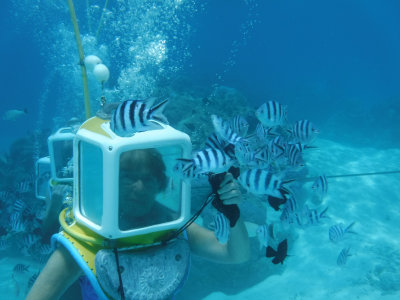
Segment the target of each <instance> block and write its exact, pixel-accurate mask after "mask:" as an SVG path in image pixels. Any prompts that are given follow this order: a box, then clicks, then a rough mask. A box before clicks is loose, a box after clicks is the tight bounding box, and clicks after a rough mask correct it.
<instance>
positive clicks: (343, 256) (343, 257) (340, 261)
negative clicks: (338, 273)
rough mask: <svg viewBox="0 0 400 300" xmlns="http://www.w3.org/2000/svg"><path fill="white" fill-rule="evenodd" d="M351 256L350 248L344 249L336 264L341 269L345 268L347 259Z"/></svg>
mask: <svg viewBox="0 0 400 300" xmlns="http://www.w3.org/2000/svg"><path fill="white" fill-rule="evenodd" d="M349 256H351V254H350V247H347V248H343V249H342V251H340V253H339V255H338V258H337V260H336V264H337V265H338V266H339V267H342V266H344V265H345V264H346V263H347V257H349Z"/></svg>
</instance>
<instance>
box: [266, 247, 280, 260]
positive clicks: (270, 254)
mask: <svg viewBox="0 0 400 300" xmlns="http://www.w3.org/2000/svg"><path fill="white" fill-rule="evenodd" d="M276 255H277V252H276V251H275V250H274V249H273V248H272V247H271V246H268V247H267V249H266V250H265V256H266V257H275V256H276Z"/></svg>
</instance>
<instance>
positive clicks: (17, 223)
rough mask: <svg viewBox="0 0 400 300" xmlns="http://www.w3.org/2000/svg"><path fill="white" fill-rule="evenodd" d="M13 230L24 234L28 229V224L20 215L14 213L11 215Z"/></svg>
mask: <svg viewBox="0 0 400 300" xmlns="http://www.w3.org/2000/svg"><path fill="white" fill-rule="evenodd" d="M10 225H11V230H12V231H14V232H22V231H25V229H26V224H25V223H24V222H23V221H22V219H21V214H20V213H16V212H15V213H12V214H11V215H10Z"/></svg>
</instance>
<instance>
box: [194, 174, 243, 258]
mask: <svg viewBox="0 0 400 300" xmlns="http://www.w3.org/2000/svg"><path fill="white" fill-rule="evenodd" d="M218 195H219V197H220V199H221V200H222V202H223V203H224V204H226V205H228V204H239V203H240V202H241V201H242V195H241V192H240V189H239V186H238V184H237V182H236V180H235V179H234V178H233V176H232V175H231V174H230V173H227V175H226V176H225V178H224V180H223V181H222V182H221V185H220V188H219V189H218ZM187 231H188V236H189V245H190V248H191V250H192V252H193V253H194V254H196V255H199V256H202V257H204V258H206V259H208V260H212V261H214V262H219V263H242V262H245V261H247V260H248V259H249V258H250V244H249V237H248V233H247V230H246V227H245V225H244V223H243V220H242V218H239V220H238V221H237V222H236V224H235V226H233V227H231V228H230V235H229V240H228V243H227V244H225V245H222V244H220V243H219V242H218V240H217V238H216V237H215V235H214V233H213V232H212V231H211V230H208V229H206V228H204V227H201V226H199V225H197V224H195V223H192V224H191V225H190V226H189V227H188V229H187Z"/></svg>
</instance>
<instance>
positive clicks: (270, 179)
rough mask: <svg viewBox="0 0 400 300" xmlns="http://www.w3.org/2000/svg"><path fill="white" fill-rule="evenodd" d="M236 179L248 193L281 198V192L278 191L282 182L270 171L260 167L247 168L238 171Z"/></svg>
mask: <svg viewBox="0 0 400 300" xmlns="http://www.w3.org/2000/svg"><path fill="white" fill-rule="evenodd" d="M238 181H239V183H240V184H241V185H242V186H243V188H245V189H246V190H247V191H248V192H250V193H253V194H255V195H269V196H273V197H276V198H280V199H283V196H282V193H281V192H280V191H279V189H280V188H281V185H282V182H281V180H280V179H278V177H276V176H275V175H274V174H272V173H271V172H268V171H266V170H261V169H248V170H246V171H244V172H240V176H239V178H238Z"/></svg>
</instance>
